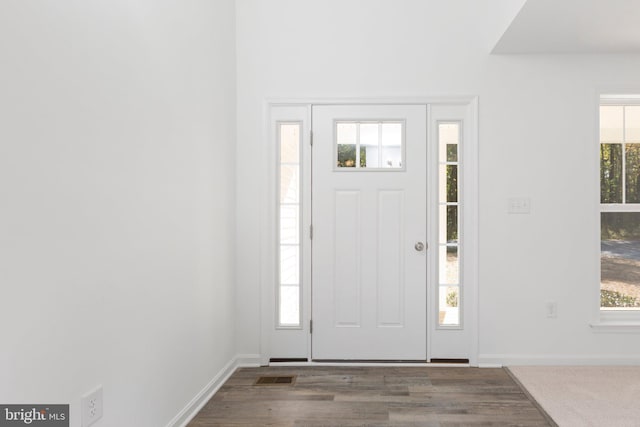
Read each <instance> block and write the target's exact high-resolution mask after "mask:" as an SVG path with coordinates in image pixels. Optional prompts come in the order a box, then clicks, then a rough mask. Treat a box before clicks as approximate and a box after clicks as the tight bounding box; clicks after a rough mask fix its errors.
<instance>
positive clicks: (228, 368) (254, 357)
mask: <svg viewBox="0 0 640 427" xmlns="http://www.w3.org/2000/svg"><path fill="white" fill-rule="evenodd" d="M258 366H260V355H258V354H238V355H236V356H235V357H234V358H233V359H231V360H230V361H229V362H228V363H227V364H226V365H225V366H224V367H223V368H222V369H221V370H220V371H219V372H218V373H217V374H216V375H215V376H214V377H213V379H212V380H211V381H209V383H208V384H207V385H206V386H204V388H203V389H202V390H200V392H198V394H196V395H195V396H194V398H193V399H191V401H190V402H189V403H187V405H186V406H185V407H184V408H182V410H181V411H180V412H178V414H177V415H176V416H175V417H173V419H172V420H171V421H169V422H168V423H167V427H186V426H187V424H189V422H190V421H191V420H192V419H193V418H195V416H196V415H198V412H200V410H201V409H202V408H203V407H204V405H206V404H207V402H209V400H211V398H212V397H213V395H215V394H216V393H217V392H218V390H220V387H222V386H223V385H224V383H225V382H227V380H228V379H229V378H230V377H231V375H233V374H234V373H235V372H236V370H237V369H238V368H249V367H250V368H253V367H258Z"/></svg>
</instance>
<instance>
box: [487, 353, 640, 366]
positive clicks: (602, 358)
mask: <svg viewBox="0 0 640 427" xmlns="http://www.w3.org/2000/svg"><path fill="white" fill-rule="evenodd" d="M524 365H530V366H551V365H555V366H602V365H614V366H622V365H640V355H623V356H621V355H616V354H593V355H584V354H481V355H480V356H479V357H478V366H480V367H499V366H524Z"/></svg>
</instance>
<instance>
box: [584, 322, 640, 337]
mask: <svg viewBox="0 0 640 427" xmlns="http://www.w3.org/2000/svg"><path fill="white" fill-rule="evenodd" d="M589 326H591V329H592V330H593V332H605V333H606V332H609V333H625V334H638V333H640V321H628V320H627V321H603V322H593V323H589Z"/></svg>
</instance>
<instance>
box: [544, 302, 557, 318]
mask: <svg viewBox="0 0 640 427" xmlns="http://www.w3.org/2000/svg"><path fill="white" fill-rule="evenodd" d="M546 309H547V317H551V318H555V317H558V304H557V303H556V302H555V301H549V302H548V303H547V305H546Z"/></svg>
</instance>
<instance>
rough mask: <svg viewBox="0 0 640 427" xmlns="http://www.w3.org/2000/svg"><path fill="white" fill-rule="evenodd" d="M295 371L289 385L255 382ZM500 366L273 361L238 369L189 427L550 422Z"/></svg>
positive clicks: (450, 425) (448, 426)
mask: <svg viewBox="0 0 640 427" xmlns="http://www.w3.org/2000/svg"><path fill="white" fill-rule="evenodd" d="M278 375H297V378H296V380H295V383H294V384H293V385H280V384H277V385H254V383H255V382H256V379H257V378H258V377H259V376H278ZM548 425H550V424H549V423H548V422H547V421H546V420H545V417H544V416H543V414H542V413H541V412H540V411H539V410H538V409H537V408H536V407H535V406H534V404H533V403H532V402H531V401H530V400H529V399H528V398H527V396H526V395H525V393H524V392H523V391H522V389H521V388H520V387H519V386H518V385H517V384H516V383H515V382H514V381H513V380H512V379H511V377H510V376H509V375H508V374H507V372H506V371H505V370H503V369H478V368H464V367H461V368H438V367H434V368H422V367H401V368H399V367H388V368H386V367H382V368H380V367H300V368H297V367H296V368H288V367H275V368H243V369H239V370H238V371H237V372H236V373H235V374H234V375H233V376H232V377H231V378H229V380H228V381H227V382H226V383H225V384H224V385H223V386H222V388H221V389H220V390H219V391H218V393H216V395H215V396H214V397H213V398H212V399H211V400H210V401H209V402H208V403H207V404H206V405H205V406H204V407H203V408H202V410H201V411H200V413H199V414H198V415H197V416H196V418H194V419H193V420H192V421H191V423H189V426H190V427H204V426H314V427H317V426H427V427H445V426H446V427H453V426H548Z"/></svg>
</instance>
